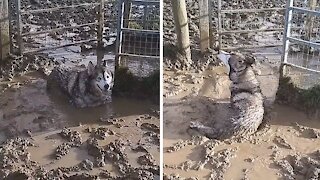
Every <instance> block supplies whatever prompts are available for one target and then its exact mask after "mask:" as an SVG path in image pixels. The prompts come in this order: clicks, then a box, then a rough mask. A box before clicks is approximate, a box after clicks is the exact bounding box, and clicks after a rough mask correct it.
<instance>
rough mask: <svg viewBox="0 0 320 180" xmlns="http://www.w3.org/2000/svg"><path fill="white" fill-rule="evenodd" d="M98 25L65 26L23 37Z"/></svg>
mask: <svg viewBox="0 0 320 180" xmlns="http://www.w3.org/2000/svg"><path fill="white" fill-rule="evenodd" d="M97 24H98V23H97V22H94V23H87V24H80V25H74V26H65V27H61V28H55V29H50V30H45V31H36V32H29V33H24V34H22V35H21V36H22V37H25V36H34V35H39V34H47V33H52V32H57V31H61V30H65V29H73V28H80V27H84V26H91V25H97Z"/></svg>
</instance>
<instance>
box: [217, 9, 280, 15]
mask: <svg viewBox="0 0 320 180" xmlns="http://www.w3.org/2000/svg"><path fill="white" fill-rule="evenodd" d="M285 9H286V8H259V9H228V10H221V13H223V14H226V13H228V14H229V13H246V12H248V13H250V12H251V13H256V12H265V11H284V10H285Z"/></svg>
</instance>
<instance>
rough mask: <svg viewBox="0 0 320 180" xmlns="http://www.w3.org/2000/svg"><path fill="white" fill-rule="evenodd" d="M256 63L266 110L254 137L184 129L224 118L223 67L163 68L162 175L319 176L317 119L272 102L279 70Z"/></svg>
mask: <svg viewBox="0 0 320 180" xmlns="http://www.w3.org/2000/svg"><path fill="white" fill-rule="evenodd" d="M258 68H259V69H260V71H261V73H260V75H258V80H259V81H260V83H261V89H262V93H263V94H264V96H266V100H267V109H268V112H269V113H268V116H267V117H266V123H265V124H264V125H263V126H262V127H261V128H260V130H259V131H258V132H257V133H255V134H254V135H252V136H247V137H243V138H238V139H232V140H224V141H217V140H210V139H207V138H206V137H203V136H197V135H195V134H194V132H192V131H190V130H189V129H188V127H189V124H190V121H200V122H208V121H210V120H213V119H215V120H222V121H223V117H224V113H225V112H226V109H227V108H228V106H229V96H230V91H229V85H230V81H229V79H228V76H227V75H226V74H225V69H224V67H210V68H208V70H205V71H203V72H200V73H199V72H196V71H194V72H193V71H189V72H183V71H165V72H164V141H163V142H164V179H301V180H302V179H318V178H319V177H320V176H319V175H320V174H319V167H320V166H319V165H320V158H319V145H320V139H319V132H320V119H317V118H314V119H311V118H310V117H308V116H307V115H306V114H305V113H304V112H302V111H299V110H296V109H294V108H291V107H287V106H284V105H277V104H275V105H272V104H273V103H274V99H275V95H276V91H277V88H278V73H277V71H278V70H277V69H276V68H274V67H273V66H271V65H270V63H266V62H262V61H259V63H258ZM177 127H179V128H178V129H177Z"/></svg>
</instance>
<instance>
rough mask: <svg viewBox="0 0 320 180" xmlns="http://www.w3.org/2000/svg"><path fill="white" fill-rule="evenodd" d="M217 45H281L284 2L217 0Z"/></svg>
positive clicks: (229, 48) (229, 47)
mask: <svg viewBox="0 0 320 180" xmlns="http://www.w3.org/2000/svg"><path fill="white" fill-rule="evenodd" d="M213 2H214V3H217V4H216V5H215V6H214V7H217V13H216V14H215V13H213V14H212V15H213V16H214V17H217V18H213V19H216V21H214V22H213V25H214V26H215V27H216V29H217V35H218V47H219V49H221V50H236V49H251V48H262V47H275V46H281V45H282V35H281V33H282V32H283V29H284V23H283V22H284V21H283V19H284V10H285V8H284V6H285V3H281V1H280V4H274V3H270V2H268V1H259V2H253V1H242V0H232V1H228V0H217V1H213Z"/></svg>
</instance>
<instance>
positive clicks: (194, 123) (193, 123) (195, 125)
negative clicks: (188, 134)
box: [189, 121, 203, 129]
mask: <svg viewBox="0 0 320 180" xmlns="http://www.w3.org/2000/svg"><path fill="white" fill-rule="evenodd" d="M201 127H203V125H202V124H201V123H200V122H197V121H191V122H190V125H189V128H190V129H199V128H201Z"/></svg>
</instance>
